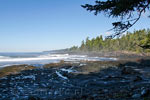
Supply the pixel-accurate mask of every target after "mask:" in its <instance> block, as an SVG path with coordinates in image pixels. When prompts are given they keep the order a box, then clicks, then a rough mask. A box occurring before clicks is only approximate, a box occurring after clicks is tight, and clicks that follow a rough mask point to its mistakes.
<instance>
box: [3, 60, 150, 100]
mask: <svg viewBox="0 0 150 100" xmlns="http://www.w3.org/2000/svg"><path fill="white" fill-rule="evenodd" d="M4 69H5V70H4V72H9V73H8V74H6V75H7V76H5V77H1V78H0V98H1V99H2V100H5V99H11V100H12V99H15V100H20V99H21V100H22V99H23V100H37V99H38V100H48V99H51V100H60V99H61V100H81V99H86V100H97V99H98V100H99V99H100V100H108V99H113V100H117V99H119V100H120V99H124V100H128V99H130V100H145V99H147V98H150V74H149V71H150V60H148V59H144V60H143V59H140V60H136V59H135V60H133V61H130V60H128V59H126V60H119V61H81V62H80V63H69V62H65V61H61V62H59V63H51V64H46V65H44V66H43V68H37V67H34V66H29V65H16V66H11V67H6V68H4ZM0 71H1V70H0ZM11 72H13V73H11ZM0 73H1V74H2V72H0Z"/></svg>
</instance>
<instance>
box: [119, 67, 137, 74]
mask: <svg viewBox="0 0 150 100" xmlns="http://www.w3.org/2000/svg"><path fill="white" fill-rule="evenodd" d="M121 74H132V75H133V74H139V72H138V71H135V70H134V69H133V68H131V67H124V68H123V69H122V71H121Z"/></svg>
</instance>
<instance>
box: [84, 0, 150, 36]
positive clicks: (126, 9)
mask: <svg viewBox="0 0 150 100" xmlns="http://www.w3.org/2000/svg"><path fill="white" fill-rule="evenodd" d="M81 6H82V7H83V8H85V9H86V10H88V11H93V12H94V14H95V15H97V14H99V13H101V12H104V13H105V15H106V16H108V17H116V18H119V19H120V20H119V21H118V22H114V23H112V25H113V28H112V29H111V30H113V31H114V32H115V33H114V34H112V35H111V36H109V38H114V37H115V36H119V35H121V34H122V33H124V32H126V31H127V30H128V29H129V28H130V27H132V26H133V25H134V24H135V23H136V22H137V21H138V20H139V19H140V18H141V15H142V13H144V12H146V11H150V0H99V1H98V0H97V1H95V4H94V5H90V4H85V5H81Z"/></svg>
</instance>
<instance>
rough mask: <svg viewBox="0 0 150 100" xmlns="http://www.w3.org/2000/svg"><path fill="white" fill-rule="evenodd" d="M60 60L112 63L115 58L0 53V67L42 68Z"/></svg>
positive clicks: (42, 53) (41, 53) (40, 53)
mask: <svg viewBox="0 0 150 100" xmlns="http://www.w3.org/2000/svg"><path fill="white" fill-rule="evenodd" d="M61 60H64V61H71V62H78V61H81V60H82V61H83V60H86V61H113V60H117V59H116V58H105V57H89V56H87V55H71V54H67V53H66V54H59V53H44V52H39V53H0V67H5V66H11V65H20V64H29V65H35V66H42V65H44V64H48V63H57V62H59V61H61Z"/></svg>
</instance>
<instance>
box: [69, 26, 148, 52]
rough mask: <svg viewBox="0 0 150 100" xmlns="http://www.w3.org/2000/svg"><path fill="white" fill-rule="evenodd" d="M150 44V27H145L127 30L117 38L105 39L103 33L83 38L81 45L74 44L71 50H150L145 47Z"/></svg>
mask: <svg viewBox="0 0 150 100" xmlns="http://www.w3.org/2000/svg"><path fill="white" fill-rule="evenodd" d="M144 46H150V29H147V30H145V29H143V30H138V31H134V32H133V33H130V32H127V33H126V35H123V36H121V37H120V38H115V39H107V38H106V39H104V38H103V37H102V35H100V36H97V37H96V38H92V39H89V37H87V38H86V40H83V41H82V43H81V46H79V47H78V46H73V47H71V48H70V50H71V51H83V52H87V51H96V52H98V51H132V52H137V53H140V52H150V49H147V48H143V47H144Z"/></svg>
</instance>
